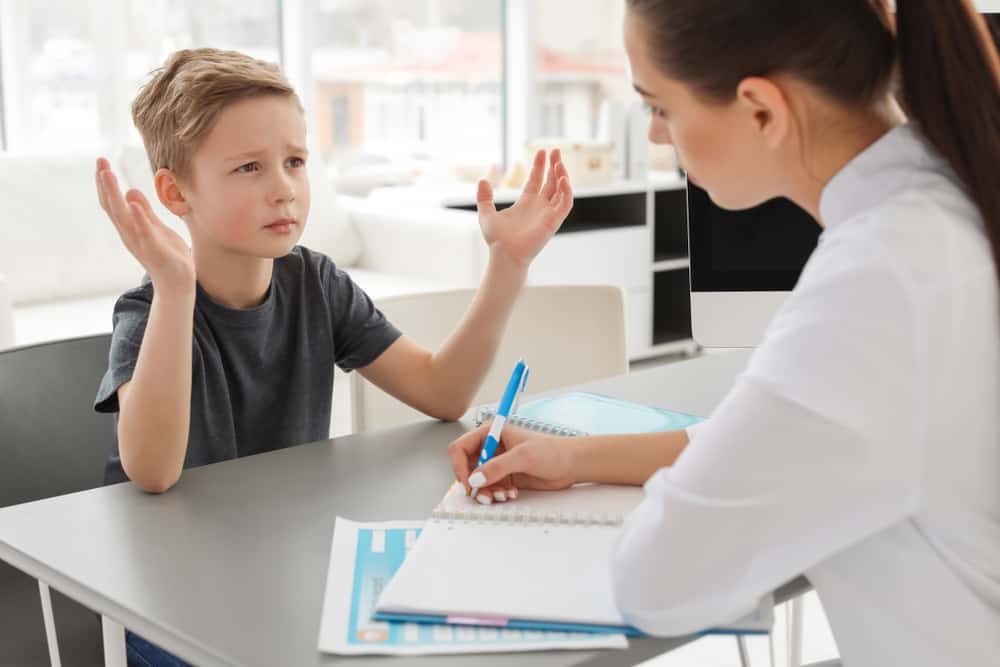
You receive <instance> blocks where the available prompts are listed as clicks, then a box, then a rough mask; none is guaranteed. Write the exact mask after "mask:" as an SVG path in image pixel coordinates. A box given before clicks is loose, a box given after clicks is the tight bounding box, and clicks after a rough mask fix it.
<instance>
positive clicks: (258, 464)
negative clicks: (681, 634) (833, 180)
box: [0, 353, 805, 667]
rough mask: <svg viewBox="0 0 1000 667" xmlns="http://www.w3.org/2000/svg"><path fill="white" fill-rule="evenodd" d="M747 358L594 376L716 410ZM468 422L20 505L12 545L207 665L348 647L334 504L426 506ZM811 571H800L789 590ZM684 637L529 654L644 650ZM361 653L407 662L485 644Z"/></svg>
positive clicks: (386, 515)
mask: <svg viewBox="0 0 1000 667" xmlns="http://www.w3.org/2000/svg"><path fill="white" fill-rule="evenodd" d="M746 359H747V356H746V354H745V353H735V354H726V355H717V356H708V357H701V358H699V359H695V360H691V361H686V362H681V363H678V364H673V365H669V366H664V367H659V368H654V369H650V370H646V371H642V372H638V373H634V374H632V375H629V376H622V377H617V378H612V379H609V380H603V381H599V382H594V383H590V384H587V385H582V386H581V387H580V388H581V389H587V390H592V391H599V392H601V393H605V394H608V395H613V396H617V397H621V398H626V399H631V400H637V401H645V402H647V403H652V404H659V405H662V406H664V407H666V406H669V407H672V408H674V409H678V410H684V411H689V412H694V413H696V414H697V413H702V414H707V413H709V412H710V411H711V409H712V408H713V407H714V406H715V404H716V403H717V402H718V401H719V400H720V399H721V398H722V396H723V395H724V393H725V391H726V389H727V388H728V387H729V386H730V384H731V383H732V380H733V379H734V377H735V376H736V374H737V373H738V372H739V371H740V370H741V369H742V368H743V366H744V365H745V363H746ZM465 429H466V426H465V425H463V424H462V423H441V422H424V423H420V424H416V425H412V426H406V427H402V428H397V429H392V430H387V431H382V432H378V433H374V434H366V435H355V436H350V437H345V438H337V439H335V440H330V441H323V442H318V443H313V444H308V445H302V446H299V447H292V448H289V449H284V450H280V451H276V452H270V453H267V454H261V455H257V456H251V457H247V458H244V459H238V460H235V461H229V462H225V463H220V464H216V465H210V466H205V467H202V468H195V469H191V470H186V471H185V472H184V475H183V477H182V478H181V480H180V482H179V483H178V484H177V486H176V487H174V488H173V489H171V491H169V492H168V493H166V494H163V495H160V496H154V495H147V494H144V493H142V492H141V491H139V490H138V489H137V488H136V487H134V486H133V485H132V484H119V485H116V486H110V487H105V488H102V489H95V490H92V491H84V492H81V493H75V494H70V495H66V496H61V497H58V498H51V499H47V500H42V501H38V502H34V503H28V504H25V505H20V506H15V507H9V508H6V509H2V510H0V558H2V559H3V560H6V561H8V562H10V563H11V564H13V565H14V566H15V567H18V568H20V569H21V570H24V571H25V572H27V573H29V574H30V575H32V576H34V577H37V578H38V579H41V580H42V581H45V582H47V583H49V584H50V585H52V586H53V587H55V588H57V589H58V590H61V591H62V592H64V593H66V594H67V595H69V596H70V597H73V598H75V599H77V600H79V601H80V602H82V603H83V604H85V605H87V606H89V607H91V608H92V609H94V610H96V611H99V612H101V613H102V614H104V615H106V616H108V617H110V618H112V619H114V620H116V621H118V622H119V623H121V624H122V625H124V626H125V627H127V628H129V629H131V630H133V631H135V632H138V633H140V634H142V635H144V636H146V637H147V638H148V639H150V640H151V641H154V642H157V643H159V644H161V645H162V646H164V647H165V648H167V649H170V650H172V651H174V652H176V653H177V654H178V655H180V656H181V657H184V658H186V659H188V660H191V661H192V662H195V663H196V664H204V665H234V664H238V665H280V664H286V665H319V664H331V663H335V662H341V661H348V660H349V659H348V658H343V657H338V656H332V655H325V654H322V653H320V652H319V651H318V650H317V648H316V646H317V641H318V637H319V620H320V612H321V608H322V604H323V591H324V585H325V581H326V572H327V564H328V557H329V550H330V540H331V536H332V534H333V523H334V518H335V517H336V516H337V515H341V516H345V517H348V518H351V519H356V520H360V521H374V520H388V519H423V518H426V517H427V515H428V513H429V511H430V509H431V508H432V507H433V506H434V505H435V503H436V502H437V501H438V500H439V499H440V497H441V495H442V494H443V493H444V491H445V490H446V489H447V486H448V484H449V483H450V482H451V479H452V477H451V471H450V468H449V465H448V461H447V458H446V456H445V450H444V447H445V445H446V444H447V443H448V442H449V441H451V440H452V439H453V438H455V437H457V436H458V435H460V434H461V433H462V432H463V431H464V430H465ZM804 586H805V584H804V583H803V582H801V581H799V582H793V584H791V585H790V587H786V588H787V590H784V591H781V592H779V598H781V599H784V598H786V597H788V596H789V595H791V594H793V593H794V592H796V591H800V590H802V589H803V588H804ZM683 642H684V640H683V639H668V640H661V639H642V640H633V641H632V642H631V648H630V649H629V650H628V651H626V652H622V651H597V652H553V653H534V654H524V655H520V656H519V657H518V662H519V664H529V665H546V666H550V665H552V666H554V665H570V664H584V665H604V664H634V663H636V662H638V661H640V660H643V659H646V658H648V657H652V656H654V655H657V654H660V653H663V652H664V651H667V650H669V649H670V648H673V647H674V646H677V645H679V644H681V643H683ZM505 658H509V656H504V655H502V654H494V655H480V656H476V657H475V658H474V660H475V662H476V663H477V664H478V665H481V666H488V665H492V664H500V661H501V660H505ZM362 659H363V660H364V661H365V664H366V665H374V664H381V662H382V661H383V660H392V661H393V665H396V666H397V667H398V666H399V665H404V664H406V665H409V664H411V663H417V662H421V663H422V664H439V663H446V662H452V663H453V664H458V663H459V662H468V661H469V660H470V657H469V656H454V657H448V656H432V657H429V658H424V659H421V658H378V657H366V658H362ZM355 660H359V659H358V658H355Z"/></svg>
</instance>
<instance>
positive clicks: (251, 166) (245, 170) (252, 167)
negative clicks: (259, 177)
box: [236, 162, 260, 174]
mask: <svg viewBox="0 0 1000 667" xmlns="http://www.w3.org/2000/svg"><path fill="white" fill-rule="evenodd" d="M258 169H260V165H259V164H257V163H256V162H247V163H246V164H242V165H240V166H239V167H236V171H238V172H240V173H242V174H249V173H252V172H255V171H257V170H258Z"/></svg>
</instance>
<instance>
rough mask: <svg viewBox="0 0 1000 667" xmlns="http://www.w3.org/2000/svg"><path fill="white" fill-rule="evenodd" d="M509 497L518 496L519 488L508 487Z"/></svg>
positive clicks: (512, 498)
mask: <svg viewBox="0 0 1000 667" xmlns="http://www.w3.org/2000/svg"><path fill="white" fill-rule="evenodd" d="M507 497H508V498H510V499H511V500H514V498H517V489H508V490H507Z"/></svg>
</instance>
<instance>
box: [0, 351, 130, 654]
mask: <svg viewBox="0 0 1000 667" xmlns="http://www.w3.org/2000/svg"><path fill="white" fill-rule="evenodd" d="M110 344H111V336H110V335H107V334H104V335H100V336H90V337H86V338H75V339H70V340H62V341H56V342H52V343H43V344H40V345H33V346H28V347H19V348H12V349H8V350H4V351H0V433H2V434H3V447H2V456H3V465H0V507H6V506H8V505H16V504H19V503H24V502H30V501H33V500H39V499H42V498H48V497H52V496H57V495H62V494H65V493H72V492H75V491H82V490H85V489H90V488H95V487H98V486H101V484H102V482H103V471H104V461H105V460H106V459H107V457H108V456H109V455H110V453H111V450H112V447H113V446H114V439H113V437H112V436H113V431H112V429H113V428H114V427H113V421H112V419H111V418H110V417H109V416H107V415H100V414H97V413H95V412H94V410H93V404H94V396H95V394H96V393H97V386H98V384H99V383H100V380H101V376H102V375H103V374H104V372H105V370H106V369H107V365H108V350H109V347H110ZM0 591H3V595H0V664H3V665H8V664H9V665H38V664H44V663H45V662H46V657H47V658H48V660H49V662H51V664H52V665H56V666H58V665H60V664H61V661H60V652H59V641H61V642H62V646H63V650H64V653H65V654H66V655H67V656H72V664H74V665H77V664H84V665H103V664H105V660H104V657H105V656H103V655H102V641H101V636H102V627H101V626H102V624H101V620H100V617H99V616H98V615H97V614H96V613H94V612H93V611H91V610H89V609H87V608H86V607H83V606H82V605H80V604H78V603H76V602H75V601H73V600H70V599H69V598H66V597H64V596H62V595H61V594H58V592H56V594H55V595H50V593H49V587H48V585H47V584H45V583H44V582H41V581H39V582H38V584H37V585H36V584H35V582H34V580H33V579H32V578H31V577H29V576H27V575H25V574H24V573H22V572H20V571H19V570H16V569H15V568H13V567H11V566H10V565H8V564H6V563H4V562H2V561H0ZM53 603H55V604H53ZM39 621H43V623H39ZM56 628H58V638H57V634H56ZM104 632H105V633H106V634H105V637H104V646H106V647H109V648H108V657H109V663H108V664H112V663H113V662H114V659H113V658H114V657H115V656H117V657H118V658H120V659H119V660H118V662H119V663H120V664H124V662H125V661H124V651H125V646H124V634H123V632H122V629H121V626H119V625H117V624H115V623H113V622H111V621H108V620H105V623H104ZM108 633H115V634H113V635H112V634H108Z"/></svg>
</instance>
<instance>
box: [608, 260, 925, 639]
mask: <svg viewBox="0 0 1000 667" xmlns="http://www.w3.org/2000/svg"><path fill="white" fill-rule="evenodd" d="M872 252H873V255H872V257H870V258H865V257H856V258H855V264H854V265H853V266H850V267H843V266H837V265H836V264H834V263H831V262H830V261H829V260H824V258H822V257H820V258H819V259H818V260H817V261H816V262H811V263H810V266H809V272H808V275H807V274H803V278H802V280H800V285H799V289H797V290H796V292H795V293H793V295H792V297H791V298H790V299H789V302H788V303H787V304H786V307H785V308H784V309H783V310H782V311H781V312H780V313H779V315H778V316H777V318H776V319H775V321H774V322H773V323H772V325H771V327H770V328H769V330H768V333H767V335H766V337H765V341H764V343H763V344H762V346H761V347H760V348H759V349H758V351H757V353H756V354H755V355H754V357H753V359H752V360H751V362H750V366H749V368H748V370H747V371H746V373H745V374H744V375H743V376H741V377H740V378H739V380H738V381H737V383H736V385H735V386H734V388H733V389H732V390H731V392H730V393H729V394H728V396H727V397H726V398H725V399H724V400H723V401H722V403H721V404H720V405H719V406H718V407H717V408H716V410H715V411H714V412H713V413H712V419H711V420H710V421H709V422H707V423H706V424H705V425H704V426H703V427H702V428H701V429H699V430H698V434H697V438H695V439H693V440H692V442H691V443H690V445H689V446H688V447H686V448H685V450H684V452H683V453H682V454H681V456H680V457H679V458H678V459H677V461H676V462H675V464H674V465H673V466H672V467H670V468H664V469H661V470H660V471H658V472H657V473H655V474H654V475H653V476H652V477H651V478H650V479H649V481H648V482H647V483H646V486H645V489H646V498H645V500H644V501H643V502H642V503H641V505H640V506H639V507H638V508H637V509H636V511H635V512H634V513H633V514H632V515H631V516H630V517H629V520H628V522H627V523H626V526H625V529H624V532H623V534H622V536H621V538H620V540H619V542H618V544H617V546H616V548H615V552H614V554H613V557H612V579H613V584H614V589H615V596H616V601H617V604H618V606H619V608H620V610H621V611H622V613H623V615H624V617H625V619H626V620H627V621H628V622H629V623H631V624H633V625H635V626H636V627H638V628H640V629H641V630H643V631H645V632H648V633H650V634H657V635H679V634H686V633H690V632H695V631H699V630H702V629H705V628H707V627H711V626H717V625H722V624H725V623H729V622H731V621H734V620H736V619H737V618H739V617H741V616H743V615H744V614H746V613H748V612H750V611H752V610H753V609H754V608H755V606H756V605H757V603H758V601H759V599H760V598H761V597H762V596H764V595H766V594H768V593H770V592H772V591H773V590H774V589H775V588H777V587H778V586H780V585H781V584H783V583H784V582H786V581H788V580H790V579H792V578H794V577H796V576H798V575H799V574H802V573H803V572H804V571H805V570H807V569H808V568H810V567H811V566H813V565H815V564H817V563H819V562H821V561H823V560H824V559H826V558H827V557H829V556H831V555H833V554H835V553H836V552H838V551H839V550H841V549H844V548H846V547H848V546H851V545H852V544H855V543H857V542H858V541H860V540H863V539H865V537H867V536H869V535H872V534H873V533H875V532H877V531H879V530H881V529H882V528H884V527H886V526H888V525H890V524H892V523H894V522H896V521H899V520H900V519H901V518H904V517H905V516H907V515H908V514H909V513H911V512H912V511H913V509H914V508H915V506H916V504H917V502H918V498H916V489H917V488H919V485H918V477H919V470H920V463H921V460H922V456H921V451H922V445H921V443H922V441H923V437H924V420H923V417H922V414H921V410H925V408H926V406H925V405H924V404H923V401H924V398H923V397H924V396H925V392H924V391H923V390H922V389H921V388H922V387H926V377H923V376H922V374H923V373H925V371H924V369H923V366H922V359H923V358H925V355H924V356H923V357H922V355H921V352H920V351H921V349H922V347H923V346H924V345H926V341H925V338H926V335H925V333H924V331H925V327H924V326H923V325H922V324H921V322H920V316H919V315H918V312H917V311H918V307H917V305H915V303H914V299H913V296H912V294H911V291H912V290H910V289H909V288H908V287H907V286H906V283H905V281H904V280H903V279H902V277H901V276H900V275H899V272H898V271H895V270H893V269H892V266H891V265H887V262H886V261H885V259H884V256H881V257H879V256H877V249H872ZM825 264H828V265H825Z"/></svg>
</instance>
